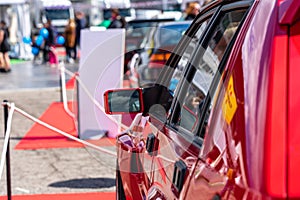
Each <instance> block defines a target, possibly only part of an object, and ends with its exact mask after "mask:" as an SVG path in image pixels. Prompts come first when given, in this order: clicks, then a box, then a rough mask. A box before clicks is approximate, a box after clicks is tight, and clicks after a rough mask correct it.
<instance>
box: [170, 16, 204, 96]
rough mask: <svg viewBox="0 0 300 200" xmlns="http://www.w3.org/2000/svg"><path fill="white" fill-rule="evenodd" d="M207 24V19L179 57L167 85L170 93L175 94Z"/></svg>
mask: <svg viewBox="0 0 300 200" xmlns="http://www.w3.org/2000/svg"><path fill="white" fill-rule="evenodd" d="M208 22H209V19H207V20H205V21H204V22H203V23H202V24H201V25H200V27H199V29H198V31H197V32H196V33H195V35H194V36H193V37H192V38H191V41H190V43H189V44H188V46H187V48H186V50H185V51H184V53H183V55H182V56H181V58H180V60H179V62H178V64H177V66H176V68H175V71H174V73H173V76H172V78H171V81H170V85H169V90H170V91H172V92H173V93H174V92H175V89H176V87H177V84H178V82H179V80H180V79H181V77H182V75H183V70H184V69H185V67H186V66H187V64H188V62H189V60H190V58H191V55H193V53H194V52H195V48H196V46H197V44H198V42H199V40H200V37H201V35H202V33H203V31H204V30H205V28H206V26H207V24H208Z"/></svg>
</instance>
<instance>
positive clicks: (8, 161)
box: [3, 100, 11, 200]
mask: <svg viewBox="0 0 300 200" xmlns="http://www.w3.org/2000/svg"><path fill="white" fill-rule="evenodd" d="M3 103H4V104H3V105H4V137H5V133H6V130H7V120H8V105H7V103H8V101H7V100H4V101H3ZM6 183H7V199H8V200H11V177H10V153H9V139H8V143H7V151H6Z"/></svg>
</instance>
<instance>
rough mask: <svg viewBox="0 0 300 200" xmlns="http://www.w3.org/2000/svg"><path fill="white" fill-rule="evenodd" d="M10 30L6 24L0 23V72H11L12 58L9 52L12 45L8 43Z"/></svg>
mask: <svg viewBox="0 0 300 200" xmlns="http://www.w3.org/2000/svg"><path fill="white" fill-rule="evenodd" d="M8 38H9V30H8V27H7V25H6V22H5V21H3V20H1V21H0V72H10V71H11V68H10V58H9V55H8V53H9V50H10V45H9V42H8Z"/></svg>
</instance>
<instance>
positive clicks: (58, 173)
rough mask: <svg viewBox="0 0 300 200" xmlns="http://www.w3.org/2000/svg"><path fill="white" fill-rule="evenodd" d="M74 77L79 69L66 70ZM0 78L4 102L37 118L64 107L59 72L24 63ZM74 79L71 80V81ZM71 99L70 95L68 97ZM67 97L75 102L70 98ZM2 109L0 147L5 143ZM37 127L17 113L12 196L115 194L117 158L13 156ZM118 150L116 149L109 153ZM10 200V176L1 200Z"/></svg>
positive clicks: (0, 187) (43, 153) (47, 152)
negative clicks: (60, 103) (56, 105)
mask: <svg viewBox="0 0 300 200" xmlns="http://www.w3.org/2000/svg"><path fill="white" fill-rule="evenodd" d="M65 66H66V68H67V69H68V70H70V71H73V72H76V71H77V70H78V63H74V64H66V65H65ZM11 68H12V71H11V72H9V73H0V100H1V102H2V101H3V100H8V101H9V102H13V103H15V105H16V106H17V107H18V108H21V109H23V110H24V111H26V112H28V113H30V114H31V115H33V116H35V117H37V118H38V117H39V116H41V114H42V113H43V112H44V111H45V110H46V109H47V108H48V106H49V105H50V104H51V103H52V102H55V101H60V76H59V74H60V71H59V70H58V69H57V68H51V67H50V66H48V65H42V64H40V63H35V62H33V61H23V62H20V63H17V64H13V65H12V67H11ZM69 78H70V77H68V76H67V79H69ZM68 93H72V91H68ZM68 96H72V95H69V94H68ZM3 115H4V114H3V107H1V109H0V123H1V124H2V125H0V146H1V151H2V147H3V141H4V122H3ZM32 125H33V122H32V121H31V120H29V119H27V118H25V117H24V116H23V115H21V114H19V113H17V112H15V113H14V115H13V121H12V130H11V137H10V138H11V139H10V156H11V158H10V162H11V188H12V194H13V195H16V194H22V195H27V194H53V193H55V194H60V193H81V192H101V191H114V190H115V166H114V165H115V158H114V157H112V156H109V155H106V154H103V153H101V152H98V151H96V150H93V149H90V148H59V149H42V150H15V149H14V146H15V145H16V144H17V143H18V142H19V141H20V140H21V139H22V137H23V136H24V135H25V134H26V133H27V131H28V130H29V129H30V128H31V126H32ZM108 148H110V149H111V150H114V147H108ZM6 194H7V187H6V171H5V170H4V172H3V174H2V176H1V180H0V196H5V195H6Z"/></svg>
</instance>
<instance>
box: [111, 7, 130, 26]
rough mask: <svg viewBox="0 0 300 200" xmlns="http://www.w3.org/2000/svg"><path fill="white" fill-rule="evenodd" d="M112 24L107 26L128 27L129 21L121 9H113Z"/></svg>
mask: <svg viewBox="0 0 300 200" xmlns="http://www.w3.org/2000/svg"><path fill="white" fill-rule="evenodd" d="M110 21H111V22H110V25H109V26H108V27H107V28H126V26H127V23H126V20H125V18H124V17H122V16H121V15H120V13H119V10H118V9H116V8H114V9H111V19H110Z"/></svg>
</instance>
